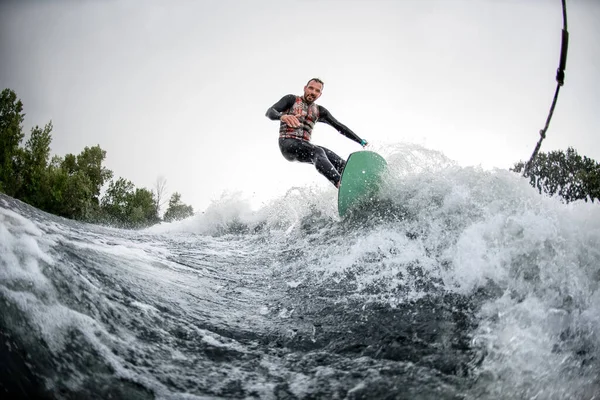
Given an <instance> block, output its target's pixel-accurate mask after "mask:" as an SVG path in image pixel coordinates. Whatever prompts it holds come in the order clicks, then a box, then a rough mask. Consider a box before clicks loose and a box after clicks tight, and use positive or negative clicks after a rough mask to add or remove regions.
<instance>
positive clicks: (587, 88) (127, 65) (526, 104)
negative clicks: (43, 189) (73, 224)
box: [0, 0, 600, 211]
mask: <svg viewBox="0 0 600 400" xmlns="http://www.w3.org/2000/svg"><path fill="white" fill-rule="evenodd" d="M567 13H568V15H567V16H568V24H569V26H568V30H569V33H570V46H569V54H568V61H567V69H566V80H565V86H564V87H563V88H562V89H561V94H560V96H559V99H558V104H557V108H556V112H555V114H554V117H553V120H552V122H551V125H550V129H549V131H548V136H547V138H546V140H545V141H544V143H543V145H542V151H551V150H557V149H566V148H567V147H568V146H573V147H574V148H575V149H576V150H577V151H578V152H579V154H581V155H586V156H588V157H591V158H593V159H595V160H597V161H600V139H599V138H598V133H599V131H598V127H599V125H600V39H598V38H600V1H594V0H572V1H570V0H568V1H567ZM561 29H562V9H561V1H560V0H478V1H474V0H438V1H435V0H396V1H393V0H387V1H385V0H360V1H359V0H320V1H317V0H312V1H308V0H305V1H299V0H298V1H264V0H253V1H244V0H218V1H217V0H204V1H203V0H199V1H191V0H188V1H183V0H172V1H147V0H144V1H141V0H140V1H135V0H122V1H117V0H106V1H100V0H97V1H91V0H90V1H75V0H72V1H60V0H59V1H48V2H46V1H12V2H11V1H8V2H7V1H3V2H0V90H1V89H4V88H10V89H13V90H15V91H16V93H17V95H18V96H19V98H20V99H21V100H22V101H23V103H24V110H25V113H26V118H25V128H26V130H27V133H28V132H29V131H30V129H31V127H32V126H34V125H40V126H42V125H44V124H46V123H47V122H49V121H50V120H52V122H53V124H54V131H53V142H52V153H53V154H58V155H61V156H64V155H65V154H66V153H74V154H78V153H79V152H81V151H82V150H83V148H84V147H85V146H94V145H96V144H99V145H100V146H101V147H102V148H103V149H104V150H106V151H107V159H106V161H105V165H106V167H108V168H109V169H111V170H112V171H113V172H114V174H115V177H119V176H122V177H124V178H127V179H129V180H131V181H132V182H133V183H134V184H135V185H136V186H137V187H147V188H148V189H152V188H153V187H154V184H155V181H156V178H157V177H158V176H164V177H165V178H166V179H167V185H168V190H169V191H170V192H172V191H179V192H181V193H182V195H183V198H182V200H183V201H184V202H185V203H187V204H191V205H193V206H194V209H195V210H196V211H201V210H203V209H204V208H206V206H207V205H208V204H209V203H210V201H211V200H212V199H216V198H219V197H220V195H221V194H222V193H223V192H224V191H242V192H244V193H247V194H248V195H250V196H252V197H253V199H254V200H255V201H261V200H264V199H267V198H269V197H272V196H274V195H276V194H279V193H281V192H283V191H285V190H286V189H287V188H290V187H293V186H301V185H313V184H314V185H319V186H323V187H329V186H331V184H330V183H328V182H327V181H326V179H325V178H324V177H322V176H320V175H319V174H318V173H317V172H316V170H315V169H314V168H313V167H312V166H309V165H301V164H297V163H289V162H287V161H286V160H285V159H284V158H283V157H282V156H281V154H280V152H279V148H278V146H277V135H278V122H273V121H270V120H268V119H267V118H266V117H265V116H264V114H265V111H266V110H267V108H268V107H270V106H271V105H272V104H273V103H275V102H276V101H277V100H279V99H280V98H281V97H282V96H283V95H285V94H288V93H293V94H301V93H302V88H303V86H304V84H305V83H306V81H307V80H308V79H309V78H311V77H313V76H318V77H320V78H322V79H323V80H324V81H325V88H324V92H323V95H322V97H321V98H320V99H319V101H318V103H319V104H321V105H323V106H325V107H326V108H327V109H329V111H330V112H331V113H332V114H333V115H334V116H335V117H336V118H337V119H338V120H340V122H342V123H344V124H346V125H348V126H349V127H350V128H351V129H352V130H354V131H355V132H356V133H357V134H358V135H359V136H361V137H364V138H366V139H367V140H369V142H371V144H372V145H373V146H374V149H375V150H377V149H378V148H383V147H385V146H386V145H389V144H393V143H403V142H411V143H418V144H422V145H424V146H425V147H427V148H431V149H435V150H440V151H442V152H443V153H444V154H446V155H447V156H448V157H450V158H451V159H454V160H456V161H457V162H459V163H460V164H461V165H481V166H483V167H484V168H492V167H500V168H508V167H510V166H511V165H513V164H514V162H516V161H518V160H527V159H529V157H530V155H531V152H532V151H533V149H534V146H535V144H536V142H537V140H538V138H539V130H540V129H541V128H543V126H544V123H545V120H546V116H547V114H548V111H549V108H550V104H551V100H552V96H553V95H554V90H555V86H556V81H555V76H556V69H557V67H558V61H559V55H560V37H561ZM313 141H314V143H316V144H321V145H325V146H327V147H329V148H330V149H332V150H334V151H335V152H337V153H338V154H339V155H340V156H342V157H347V156H348V155H349V154H350V152H352V151H356V150H359V149H360V146H358V145H357V144H355V143H354V142H352V141H350V140H348V139H346V138H345V137H343V136H342V135H339V134H337V133H336V132H335V130H333V129H332V128H330V127H329V126H327V125H324V124H318V125H317V127H316V128H315V130H314V132H313ZM331 190H334V188H333V186H331Z"/></svg>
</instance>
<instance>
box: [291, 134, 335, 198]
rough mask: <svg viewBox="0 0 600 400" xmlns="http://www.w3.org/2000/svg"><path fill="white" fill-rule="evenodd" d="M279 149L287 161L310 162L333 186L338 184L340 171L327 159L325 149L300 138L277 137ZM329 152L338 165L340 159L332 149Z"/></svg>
mask: <svg viewBox="0 0 600 400" xmlns="http://www.w3.org/2000/svg"><path fill="white" fill-rule="evenodd" d="M279 149H280V150H281V154H282V155H283V156H284V157H285V159H286V160H288V161H298V162H303V163H306V162H310V163H312V164H314V165H315V167H316V168H317V171H319V173H320V174H321V175H323V176H325V177H326V178H327V179H328V180H329V182H331V183H333V185H334V186H335V187H337V186H338V183H339V181H340V173H339V172H338V169H337V168H336V166H334V165H333V164H332V163H331V161H330V160H329V157H328V155H327V153H326V151H325V150H326V149H324V148H321V147H319V146H315V145H313V144H311V143H309V142H307V141H305V140H300V139H279ZM327 151H329V150H327ZM329 152H330V153H331V154H333V155H334V156H335V158H334V160H336V162H337V163H338V165H339V160H341V159H340V158H339V157H338V156H337V155H335V153H333V152H332V151H329ZM336 158H337V159H339V160H337V159H336ZM341 162H342V163H343V162H344V161H343V160H341Z"/></svg>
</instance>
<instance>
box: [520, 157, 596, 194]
mask: <svg viewBox="0 0 600 400" xmlns="http://www.w3.org/2000/svg"><path fill="white" fill-rule="evenodd" d="M524 166H525V164H524V163H523V162H522V161H520V162H518V163H516V164H515V165H514V167H513V168H512V169H511V170H512V171H515V172H519V173H520V172H522V171H523V168H524ZM527 177H528V178H529V182H530V184H531V186H533V187H535V188H537V189H538V191H539V192H540V193H542V192H544V193H547V194H549V195H550V196H553V195H555V194H558V195H559V196H560V197H562V198H563V199H564V200H565V201H566V202H567V203H569V202H572V201H576V200H584V201H586V202H587V201H588V199H589V200H591V201H592V202H593V201H594V200H600V164H598V163H597V162H596V161H594V160H593V159H591V158H588V157H585V156H584V157H581V156H580V155H579V154H577V151H575V150H574V149H573V148H572V147H569V148H568V149H567V151H566V152H564V151H562V150H559V151H551V152H550V153H539V154H538V155H537V156H536V157H535V158H534V160H533V162H532V164H531V165H530V166H529V172H528V174H527Z"/></svg>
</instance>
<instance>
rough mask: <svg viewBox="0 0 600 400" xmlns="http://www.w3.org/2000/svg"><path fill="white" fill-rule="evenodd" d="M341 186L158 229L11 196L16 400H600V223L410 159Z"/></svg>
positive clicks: (575, 208)
mask: <svg viewBox="0 0 600 400" xmlns="http://www.w3.org/2000/svg"><path fill="white" fill-rule="evenodd" d="M386 158H387V160H388V163H389V164H390V167H391V168H390V173H389V176H387V177H386V182H385V187H384V188H383V190H382V193H381V199H380V201H379V203H378V204H377V205H376V206H374V207H373V208H372V209H371V210H369V211H370V212H369V213H363V214H361V215H355V216H352V217H351V218H349V219H347V220H343V221H342V220H340V219H339V218H338V217H337V214H336V208H335V195H336V193H335V192H334V189H329V188H327V189H315V188H310V187H305V188H296V189H293V190H290V191H289V192H288V193H287V195H286V196H284V197H282V198H278V199H274V200H273V201H272V202H271V203H269V204H266V205H264V206H263V207H262V208H261V209H259V210H255V211H251V210H250V209H249V207H248V204H246V203H245V202H244V201H242V200H239V201H238V200H235V199H229V200H221V201H219V202H215V203H214V204H213V205H212V206H211V207H209V209H207V210H206V211H205V212H204V213H203V214H201V215H198V216H195V217H193V218H190V219H189V220H186V221H181V222H178V223H173V224H164V225H161V226H157V227H153V228H150V229H148V230H145V231H141V232H139V231H124V230H117V229H111V228H104V227H98V226H92V225H86V224H81V223H77V222H73V221H67V220H64V219H60V218H56V217H53V216H51V215H48V214H45V213H43V212H40V211H38V210H35V209H33V208H31V207H29V206H27V205H25V204H23V203H21V202H18V201H16V200H13V199H11V198H8V197H5V196H0V304H1V307H2V313H1V315H2V318H1V319H0V335H1V336H2V337H0V339H1V340H0V354H1V356H2V360H3V361H2V364H1V366H0V391H2V392H4V393H5V394H10V395H13V396H14V395H18V396H21V397H23V396H30V397H34V396H37V397H45V398H64V399H74V398H86V397H87V398H113V399H114V398H117V399H119V398H123V399H152V398H158V399H216V398H244V399H249V398H263V399H317V398H319V399H320V398H326V399H501V398H506V399H508V398H510V399H594V398H596V399H597V398H599V397H598V396H599V394H600V360H599V358H598V356H599V354H600V353H599V345H600V337H599V332H600V294H599V291H598V283H599V281H600V250H599V246H598V244H599V243H600V212H599V209H598V205H597V204H586V203H580V204H571V205H564V204H562V203H561V202H560V201H559V200H558V199H549V198H546V197H543V196H540V195H539V194H538V193H536V192H535V190H534V189H532V188H531V187H529V185H528V184H527V182H526V181H525V180H523V179H521V178H520V177H519V176H517V175H515V174H512V173H510V172H508V171H483V170H479V169H476V168H459V167H457V166H454V165H452V163H450V162H448V161H447V160H445V159H444V158H443V157H442V156H440V155H439V154H435V153H431V152H426V151H424V150H422V149H415V148H397V149H396V150H394V151H391V152H390V154H386Z"/></svg>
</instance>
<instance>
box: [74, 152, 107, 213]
mask: <svg viewBox="0 0 600 400" xmlns="http://www.w3.org/2000/svg"><path fill="white" fill-rule="evenodd" d="M105 158H106V151H104V150H102V149H101V148H100V146H99V145H96V146H93V147H87V146H86V147H85V148H84V149H83V151H82V152H81V153H80V154H79V155H78V156H77V162H76V167H75V169H76V170H77V171H81V172H83V173H84V174H85V175H87V177H88V178H89V179H90V183H91V188H90V189H91V194H92V200H93V201H94V202H95V203H96V204H100V200H99V197H100V191H101V190H102V186H104V183H105V182H106V181H108V180H109V179H111V178H112V176H113V173H112V171H111V170H109V169H107V168H105V167H103V166H102V161H104V159H105Z"/></svg>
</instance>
